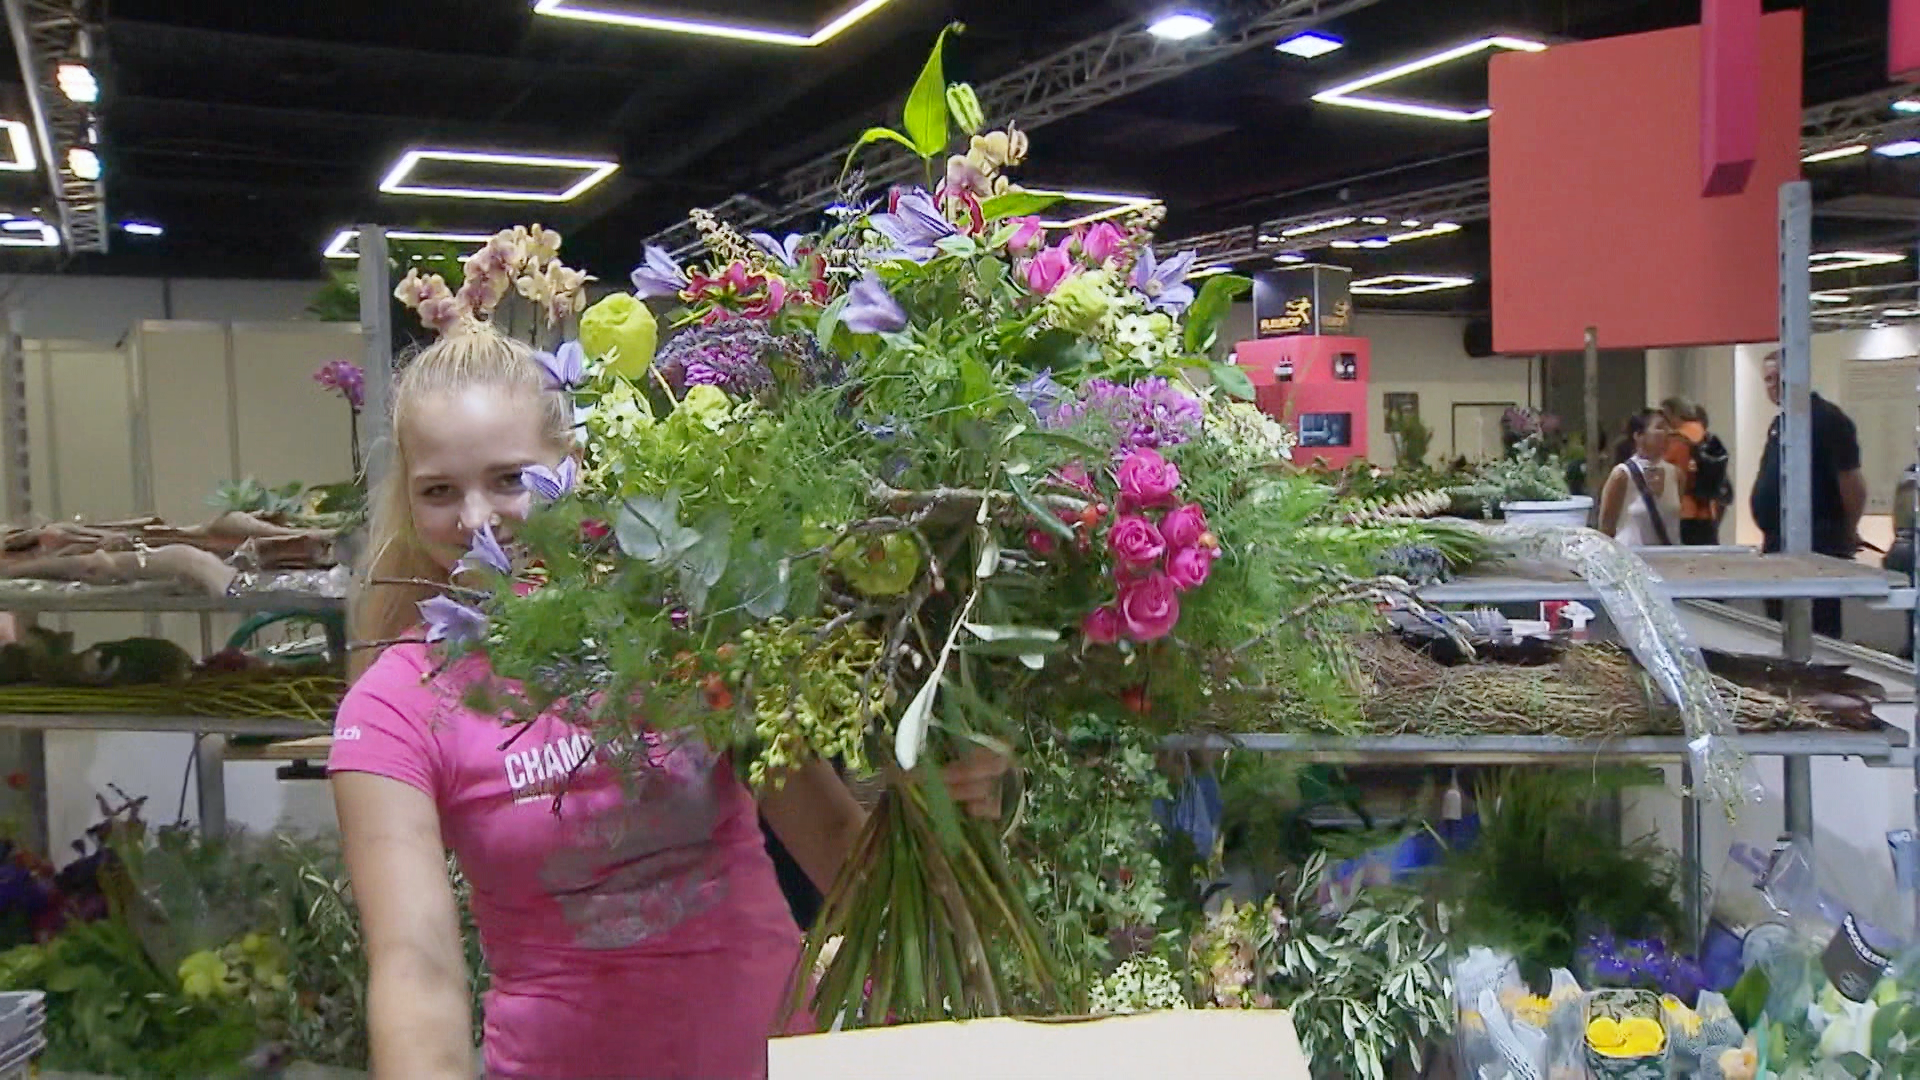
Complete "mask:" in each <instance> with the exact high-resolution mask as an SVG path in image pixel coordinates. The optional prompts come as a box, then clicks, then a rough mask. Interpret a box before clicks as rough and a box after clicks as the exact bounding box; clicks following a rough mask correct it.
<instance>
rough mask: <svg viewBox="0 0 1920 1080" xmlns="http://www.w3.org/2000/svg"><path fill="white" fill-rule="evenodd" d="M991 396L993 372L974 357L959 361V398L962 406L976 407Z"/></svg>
mask: <svg viewBox="0 0 1920 1080" xmlns="http://www.w3.org/2000/svg"><path fill="white" fill-rule="evenodd" d="M992 396H993V372H991V371H988V370H987V365H985V364H983V363H981V362H980V361H979V360H977V359H975V358H974V357H971V356H968V357H963V358H962V359H961V361H960V398H961V401H962V402H963V403H964V404H967V405H978V404H979V403H980V402H982V401H985V400H987V399H988V398H990V397H992Z"/></svg>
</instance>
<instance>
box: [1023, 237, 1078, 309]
mask: <svg viewBox="0 0 1920 1080" xmlns="http://www.w3.org/2000/svg"><path fill="white" fill-rule="evenodd" d="M1070 242H1071V241H1070V240H1062V241H1060V242H1059V243H1058V244H1055V245H1054V246H1052V247H1050V248H1046V249H1044V250H1042V251H1041V252H1040V254H1038V255H1035V256H1034V257H1033V258H1031V259H1028V260H1027V264H1026V278H1027V288H1029V289H1032V290H1033V291H1034V292H1037V293H1039V294H1040V295H1041V296H1045V295H1047V294H1048V293H1050V292H1052V291H1053V290H1054V289H1056V288H1058V287H1059V285H1060V283H1061V282H1063V281H1065V280H1067V278H1068V277H1069V276H1070V275H1072V273H1073V271H1074V269H1075V268H1074V265H1073V256H1072V255H1069V254H1067V245H1068V244H1069V243H1070Z"/></svg>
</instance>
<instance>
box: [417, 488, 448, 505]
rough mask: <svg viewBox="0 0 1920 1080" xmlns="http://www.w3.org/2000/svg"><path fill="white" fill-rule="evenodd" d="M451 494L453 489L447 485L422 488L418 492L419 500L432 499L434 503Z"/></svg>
mask: <svg viewBox="0 0 1920 1080" xmlns="http://www.w3.org/2000/svg"><path fill="white" fill-rule="evenodd" d="M451 494H453V488H452V487H451V486H450V485H447V484H434V485H432V486H430V487H426V488H422V489H421V491H420V497H421V498H423V499H434V500H436V501H437V500H440V499H444V498H446V497H447V496H449V495H451Z"/></svg>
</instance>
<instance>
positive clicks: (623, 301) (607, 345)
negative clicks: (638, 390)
mask: <svg viewBox="0 0 1920 1080" xmlns="http://www.w3.org/2000/svg"><path fill="white" fill-rule="evenodd" d="M659 341H660V324H659V323H658V322H656V321H655V320H654V317H653V312H651V311H648V310H647V305H645V304H643V303H641V302H640V301H639V300H638V299H637V298H635V297H634V296H632V295H631V294H629V293H614V294H612V295H610V296H608V297H606V298H605V299H603V300H601V301H600V302H599V303H597V304H595V305H593V306H592V307H590V308H588V309H587V310H586V311H585V312H584V313H583V314H582V315H581V316H580V347H581V348H582V349H585V350H586V351H587V356H588V357H590V358H592V359H594V360H604V361H606V364H607V370H608V371H611V372H613V373H614V374H615V375H618V376H620V377H621V378H625V379H635V380H638V379H642V378H645V377H646V374H647V365H648V364H650V363H652V362H653V350H654V347H655V346H656V345H658V344H659Z"/></svg>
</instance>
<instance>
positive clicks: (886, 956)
mask: <svg viewBox="0 0 1920 1080" xmlns="http://www.w3.org/2000/svg"><path fill="white" fill-rule="evenodd" d="M835 939H838V941H839V945H838V947H837V948H836V949H834V950H832V951H831V953H830V954H828V953H827V947H828V944H829V942H831V941H833V940H835ZM823 956H824V957H825V964H824V969H823V970H817V969H820V968H821V964H822V960H823ZM816 974H817V975H818V978H817V981H816V980H815V975H816ZM1059 985H1060V978H1059V972H1058V966H1057V962H1056V960H1055V958H1054V955H1053V951H1052V949H1051V948H1050V946H1049V944H1048V942H1047V940H1046V938H1045V934H1044V931H1043V930H1042V929H1041V928H1040V925H1039V921H1038V920H1037V919H1036V918H1035V917H1034V914H1033V911H1032V909H1031V908H1030V907H1029V906H1028V905H1027V900H1026V893H1025V890H1024V889H1022V888H1021V886H1020V882H1019V880H1018V878H1017V876H1016V872H1015V870H1014V868H1013V866H1012V864H1011V863H1010V862H1009V861H1008V859H1007V855H1006V850H1005V845H1004V844H1003V843H1002V842H1001V838H1000V836H999V834H998V827H997V826H996V825H994V824H993V823H990V822H985V821H979V820H971V819H969V820H962V818H961V815H960V813H959V811H958V810H957V809H956V808H955V806H954V804H953V802H952V801H951V800H950V799H949V798H948V795H947V792H946V790H945V788H944V787H942V786H941V783H940V780H939V779H938V777H937V776H932V777H925V778H923V777H921V776H919V775H917V774H916V775H909V774H907V773H904V772H901V771H900V770H898V769H894V770H890V772H889V775H888V777H887V787H886V790H885V791H884V792H882V794H881V796H880V801H879V803H878V805H877V806H875V808H874V810H873V812H872V813H871V814H869V815H868V818H867V823H866V827H865V828H864V829H863V830H862V832H861V834H860V837H859V840H858V841H857V842H856V843H855V845H854V850H853V852H852V853H851V855H850V856H849V857H848V859H847V862H846V864H845V866H843V867H842V869H841V872H840V876H839V879H838V880H837V881H835V882H834V885H833V888H832V890H831V891H830V892H829V893H828V894H827V897H826V900H825V903H824V905H823V907H822V909H821V912H820V916H819V918H818V920H817V921H816V922H815V924H814V929H813V931H812V933H811V934H810V935H809V936H808V939H807V946H806V950H805V954H804V956H803V958H802V962H801V965H800V969H799V977H798V979H797V980H796V986H795V990H794V997H793V1000H792V1003H791V1005H792V1007H799V1008H805V1007H808V1006H809V1005H810V1006H811V1009H812V1014H813V1017H814V1019H815V1020H816V1021H817V1022H818V1024H819V1025H820V1027H821V1028H822V1029H825V1028H828V1027H830V1026H832V1025H833V1024H834V1023H835V1021H836V1020H837V1021H838V1022H839V1023H840V1025H841V1026H843V1027H873V1026H878V1025H882V1024H892V1023H911V1022H915V1021H925V1020H949V1019H966V1018H971V1017H979V1016H999V1015H1003V1014H1005V1013H1006V1012H1007V1010H1008V1009H1009V1008H1010V1007H1011V1005H1012V1002H1013V1000H1014V989H1015V987H1016V986H1028V987H1034V988H1037V989H1038V992H1039V995H1040V997H1041V1000H1042V1001H1043V1002H1053V1001H1057V1000H1058V994H1059Z"/></svg>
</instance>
